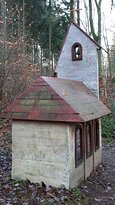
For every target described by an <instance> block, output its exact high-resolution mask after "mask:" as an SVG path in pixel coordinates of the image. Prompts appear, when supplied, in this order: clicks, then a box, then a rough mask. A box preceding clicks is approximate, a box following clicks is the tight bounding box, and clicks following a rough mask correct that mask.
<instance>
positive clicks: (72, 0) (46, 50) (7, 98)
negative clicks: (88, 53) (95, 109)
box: [0, 0, 115, 137]
mask: <svg viewBox="0 0 115 205" xmlns="http://www.w3.org/2000/svg"><path fill="white" fill-rule="evenodd" d="M104 1H106V0H68V1H67V0H0V110H2V109H3V108H4V107H5V106H6V105H8V104H9V103H10V102H11V101H12V100H13V99H14V98H15V97H16V95H17V94H18V93H19V92H21V91H23V90H24V89H25V87H26V86H27V85H28V84H29V83H30V82H32V81H33V80H34V79H35V78H36V77H38V76H40V75H46V76H53V73H54V71H55V66H56V63H57V59H58V56H59V51H60V49H61V46H62V42H63V39H64V35H65V33H66V31H67V28H68V25H69V23H70V22H71V21H72V20H74V21H75V22H76V23H77V24H78V25H79V26H81V27H82V28H83V30H84V31H85V32H87V33H88V34H89V35H90V36H91V37H92V38H93V39H94V40H95V41H96V42H97V43H99V44H100V45H102V46H104V50H105V51H103V52H102V51H100V52H99V56H98V58H99V74H100V96H101V99H102V100H103V102H104V103H106V104H107V105H108V106H109V107H110V108H111V109H112V110H113V114H112V117H109V118H108V117H107V118H104V120H103V127H104V129H103V135H105V136H107V137H108V136H110V135H114V134H112V133H113V127H114V112H115V111H114V110H115V108H114V107H115V100H114V97H113V91H114V89H115V66H114V65H115V31H114V29H113V30H112V29H111V35H112V39H113V40H112V41H110V35H109V36H108V28H107V27H106V20H105V18H104V13H103V12H102V4H104ZM109 2H110V7H111V11H112V10H113V9H114V8H115V2H114V0H110V1H109ZM94 14H95V15H94ZM113 26H114V24H113ZM110 126H111V127H110ZM108 130H109V131H108Z"/></svg>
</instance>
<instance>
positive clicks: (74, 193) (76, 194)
mask: <svg viewBox="0 0 115 205" xmlns="http://www.w3.org/2000/svg"><path fill="white" fill-rule="evenodd" d="M72 196H73V197H74V198H75V199H77V200H79V199H81V196H82V193H81V191H80V189H78V188H77V189H74V190H73V191H72Z"/></svg>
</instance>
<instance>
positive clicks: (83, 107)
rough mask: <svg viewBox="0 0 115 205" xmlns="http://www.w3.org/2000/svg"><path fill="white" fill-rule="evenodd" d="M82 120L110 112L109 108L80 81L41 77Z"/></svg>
mask: <svg viewBox="0 0 115 205" xmlns="http://www.w3.org/2000/svg"><path fill="white" fill-rule="evenodd" d="M43 78H44V80H45V81H47V82H48V84H49V85H50V86H51V87H52V88H53V89H54V90H55V91H56V92H57V93H58V94H59V95H60V96H61V97H62V98H63V99H64V100H65V101H66V102H67V103H68V104H69V105H70V106H71V107H72V108H73V109H74V110H75V111H76V112H78V113H79V114H80V117H81V118H82V119H83V120H84V121H89V120H93V119H97V118H100V117H102V116H104V115H107V114H110V113H111V112H110V110H109V109H108V108H107V107H106V106H105V105H104V104H103V103H102V102H101V101H100V100H99V99H98V98H97V97H95V95H94V94H93V93H92V92H91V90H90V89H89V88H87V87H86V86H85V84H84V83H82V82H80V81H73V80H67V79H66V80H64V79H61V78H47V77H43Z"/></svg>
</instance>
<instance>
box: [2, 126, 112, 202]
mask: <svg viewBox="0 0 115 205" xmlns="http://www.w3.org/2000/svg"><path fill="white" fill-rule="evenodd" d="M7 128H8V127H7V126H6V128H4V131H3V130H2V132H0V147H1V149H0V205H55V204H56V205H62V204H65V205H98V204H100V205H115V141H113V142H112V143H110V144H105V143H104V145H103V151H102V156H103V161H102V164H100V165H99V166H98V168H97V169H96V170H95V172H94V173H92V174H91V176H90V177H89V178H88V180H87V181H86V182H82V183H81V184H80V185H79V186H78V187H77V188H76V189H72V190H66V189H64V188H62V189H56V188H53V187H50V186H49V187H46V186H45V184H42V186H40V185H39V184H35V183H31V182H30V181H28V180H26V181H16V180H12V179H11V163H12V162H11V142H10V133H7V135H6V134H5V136H6V137H5V138H4V135H3V134H1V133H6V130H7ZM5 129H6V130H5ZM6 139H7V140H6Z"/></svg>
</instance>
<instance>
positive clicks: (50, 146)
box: [2, 77, 110, 188]
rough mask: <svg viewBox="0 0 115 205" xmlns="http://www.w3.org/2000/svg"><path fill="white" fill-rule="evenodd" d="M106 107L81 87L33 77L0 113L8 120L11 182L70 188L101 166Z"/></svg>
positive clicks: (53, 79)
mask: <svg viewBox="0 0 115 205" xmlns="http://www.w3.org/2000/svg"><path fill="white" fill-rule="evenodd" d="M109 113H110V111H109V110H108V108H107V107H106V106H105V105H103V103H102V102H101V101H100V100H99V99H98V98H97V97H95V95H94V94H93V93H92V92H91V90H90V89H89V88H87V87H86V85H85V84H84V83H83V82H80V81H73V80H67V79H58V78H50V77H41V78H38V79H37V80H36V81H35V82H34V83H33V84H32V85H30V87H29V88H27V89H26V90H25V92H24V93H22V94H21V95H20V96H18V97H17V98H16V99H15V101H14V102H13V103H12V104H11V105H10V106H9V107H8V108H6V109H5V110H4V112H3V113H2V118H11V119H12V177H13V178H18V179H29V180H31V181H32V182H39V183H40V182H44V183H45V184H47V185H52V186H55V187H60V186H61V185H64V186H65V187H66V188H70V187H75V186H77V185H78V183H79V182H80V181H81V180H84V179H86V178H87V177H88V176H89V175H90V173H91V172H92V171H93V170H94V169H95V167H96V166H97V165H98V163H100V161H101V149H100V146H101V138H100V123H99V119H100V118H101V117H102V116H104V115H107V114H109Z"/></svg>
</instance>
